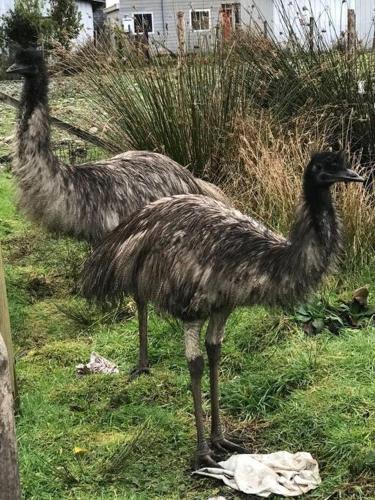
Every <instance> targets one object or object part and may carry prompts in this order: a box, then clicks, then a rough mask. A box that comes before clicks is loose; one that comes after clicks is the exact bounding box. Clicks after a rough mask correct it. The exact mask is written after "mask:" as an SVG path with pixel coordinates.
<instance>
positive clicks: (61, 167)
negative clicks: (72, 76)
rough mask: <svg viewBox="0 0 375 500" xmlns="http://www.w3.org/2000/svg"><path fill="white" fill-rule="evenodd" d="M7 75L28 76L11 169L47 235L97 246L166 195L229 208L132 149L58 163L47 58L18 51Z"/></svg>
mask: <svg viewBox="0 0 375 500" xmlns="http://www.w3.org/2000/svg"><path fill="white" fill-rule="evenodd" d="M8 73H18V74H20V75H22V76H23V77H24V84H23V92H22V98H21V106H20V110H19V117H18V127H17V132H16V151H15V161H14V165H13V173H14V175H15V177H16V180H17V184H18V190H19V206H20V208H21V210H22V211H23V212H24V213H25V214H26V215H27V216H28V217H29V218H30V219H32V220H34V221H35V222H37V223H39V224H41V225H43V226H44V227H46V228H47V229H48V230H49V231H53V232H57V233H58V234H64V235H71V236H73V237H76V238H81V239H84V240H87V241H89V242H90V243H98V242H99V241H100V240H101V239H102V238H103V236H104V235H105V234H106V233H107V232H109V231H111V230H112V229H114V228H115V227H116V226H117V225H118V224H119V223H120V222H121V221H123V220H124V219H128V218H129V216H131V215H132V213H133V212H134V211H136V210H138V209H140V208H141V207H143V206H144V205H146V204H148V203H150V202H152V201H154V200H157V199H159V198H162V197H165V196H172V195H174V194H183V193H194V194H203V195H206V196H210V197H213V198H215V199H218V200H221V201H224V202H228V200H227V199H226V197H225V196H224V194H223V193H222V192H221V190H220V189H219V188H217V187H216V186H214V185H213V184H210V183H208V182H205V181H203V180H200V179H196V178H195V177H194V176H193V175H192V174H191V173H190V172H189V171H188V170H187V169H186V168H184V167H182V166H181V165H179V164H178V163H176V162H175V161H173V160H171V159H170V158H168V157H166V156H164V155H161V154H158V153H152V152H148V151H128V152H126V153H122V154H119V155H117V156H115V157H114V158H111V159H109V160H102V161H97V162H95V163H91V164H88V163H86V164H84V165H79V166H71V165H66V164H64V163H62V162H60V161H59V159H58V158H56V156H55V155H54V154H53V152H52V150H51V144H50V139H51V137H50V136H51V133H50V122H49V107H48V73H47V68H46V65H45V62H44V58H43V53H42V52H41V51H39V50H36V49H32V48H30V49H21V50H20V51H19V52H18V53H17V55H16V60H15V63H14V64H13V65H12V66H11V67H10V68H9V69H8ZM138 308H139V310H140V315H141V317H142V318H143V323H142V325H143V324H144V323H147V311H146V310H145V309H144V308H143V306H142V304H138ZM144 331H145V328H144V327H143V326H142V329H141V331H140V346H141V349H140V353H141V356H142V358H146V357H147V352H146V350H147V338H145V337H144V334H143V333H142V332H144ZM144 371H147V368H144ZM135 374H137V371H135Z"/></svg>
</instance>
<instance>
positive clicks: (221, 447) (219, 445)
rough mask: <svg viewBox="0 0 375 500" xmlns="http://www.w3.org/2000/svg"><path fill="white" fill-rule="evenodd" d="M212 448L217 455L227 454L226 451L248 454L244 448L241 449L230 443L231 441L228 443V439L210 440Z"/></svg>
mask: <svg viewBox="0 0 375 500" xmlns="http://www.w3.org/2000/svg"><path fill="white" fill-rule="evenodd" d="M211 444H212V447H213V448H214V449H215V450H216V451H218V452H219V453H228V451H232V452H236V453H244V454H248V453H250V452H249V450H247V449H246V448H243V447H242V446H240V445H238V444H236V443H232V441H229V440H228V439H225V438H223V437H222V438H219V439H218V438H215V439H212V442H211Z"/></svg>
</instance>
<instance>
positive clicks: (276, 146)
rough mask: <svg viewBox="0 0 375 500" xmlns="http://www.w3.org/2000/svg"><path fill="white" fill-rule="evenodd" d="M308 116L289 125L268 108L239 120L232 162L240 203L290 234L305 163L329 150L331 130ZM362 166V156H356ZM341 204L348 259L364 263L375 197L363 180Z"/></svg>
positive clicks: (340, 193)
mask: <svg viewBox="0 0 375 500" xmlns="http://www.w3.org/2000/svg"><path fill="white" fill-rule="evenodd" d="M305 123H306V122H305V121H304V120H302V119H299V120H296V121H295V122H293V124H291V125H290V127H289V128H288V129H285V128H284V127H282V126H280V125H279V124H277V123H274V122H273V120H272V119H271V118H270V116H268V115H267V114H265V113H262V114H260V115H258V116H256V115H254V116H252V117H248V118H247V119H246V120H245V121H242V122H241V123H239V125H238V126H239V127H240V128H241V139H240V144H239V148H238V158H237V160H236V161H235V162H234V163H232V168H231V170H230V177H229V180H228V182H227V183H226V186H225V190H226V192H227V194H228V195H229V196H230V197H231V198H233V199H234V200H235V203H236V205H237V206H238V208H239V209H240V210H242V211H244V212H247V213H250V214H252V215H254V216H255V217H256V218H258V219H260V220H262V221H263V222H264V223H265V224H267V225H268V226H270V227H273V228H274V229H275V230H278V231H281V232H283V233H284V234H286V233H287V231H288V229H289V227H290V224H291V221H292V220H293V216H294V210H295V207H296V205H297V203H298V200H299V198H300V196H301V179H302V172H303V169H304V166H305V165H306V163H307V162H308V160H309V157H310V155H311V153H312V152H313V151H318V150H322V149H323V150H324V149H327V147H328V144H327V141H326V137H327V136H329V134H328V133H327V130H326V129H325V128H324V126H323V125H322V124H320V123H318V122H317V123H316V126H315V127H313V129H312V130H311V128H310V125H309V127H307V126H305ZM352 163H353V168H355V169H357V170H358V168H359V167H358V163H359V162H358V158H352ZM336 198H337V205H338V207H339V211H340V213H341V215H342V218H343V221H344V227H345V240H346V243H345V249H346V256H345V259H346V261H348V259H349V263H350V264H352V265H354V266H356V265H363V264H365V263H368V262H369V261H370V259H371V258H372V256H373V254H374V250H375V196H374V194H373V193H371V192H370V191H368V190H366V189H364V187H363V186H362V185H358V184H355V185H354V184H350V185H346V186H340V187H338V188H337V192H336Z"/></svg>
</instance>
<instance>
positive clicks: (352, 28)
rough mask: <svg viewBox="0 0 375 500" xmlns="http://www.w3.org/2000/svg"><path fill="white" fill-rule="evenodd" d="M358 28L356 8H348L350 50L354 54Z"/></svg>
mask: <svg viewBox="0 0 375 500" xmlns="http://www.w3.org/2000/svg"><path fill="white" fill-rule="evenodd" d="M356 41H357V30H356V16H355V10H354V9H348V52H349V54H352V53H353V52H354V50H355V47H356Z"/></svg>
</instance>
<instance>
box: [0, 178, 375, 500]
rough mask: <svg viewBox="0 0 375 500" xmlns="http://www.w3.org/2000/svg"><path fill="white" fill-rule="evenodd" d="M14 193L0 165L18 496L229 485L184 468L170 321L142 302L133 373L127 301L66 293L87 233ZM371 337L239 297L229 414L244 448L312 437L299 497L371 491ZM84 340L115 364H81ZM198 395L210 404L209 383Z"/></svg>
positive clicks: (105, 495)
mask: <svg viewBox="0 0 375 500" xmlns="http://www.w3.org/2000/svg"><path fill="white" fill-rule="evenodd" d="M13 197H14V186H13V182H12V179H11V178H10V175H9V174H5V173H2V174H1V176H0V236H1V239H2V246H3V252H4V259H5V262H6V274H7V285H8V294H9V303H10V313H11V321H12V327H13V336H14V342H15V347H16V354H17V377H18V381H19V391H20V401H21V412H20V414H19V416H18V417H17V434H18V441H19V455H20V464H21V479H22V487H23V491H24V496H25V498H28V499H38V500H40V499H62V498H76V499H86V500H88V499H93V498H95V499H108V500H109V499H113V498H120V499H125V498H126V499H150V498H168V499H178V498H189V499H193V498H195V499H198V498H208V497H209V496H212V495H218V494H223V495H225V496H226V497H227V498H238V497H236V495H235V494H234V493H231V492H229V491H228V490H227V489H226V488H225V487H223V486H221V485H220V484H218V483H217V482H215V481H210V480H208V479H197V478H194V477H191V475H190V461H191V457H192V455H193V452H194V448H195V430H194V423H193V416H192V403H191V397H190V392H189V377H188V371H187V369H186V366H185V359H184V355H183V342H182V335H181V330H180V327H179V326H178V325H176V324H174V323H173V322H170V321H167V320H161V319H160V318H159V317H157V316H156V315H155V314H152V315H151V321H150V355H151V363H152V375H151V376H149V377H146V376H144V377H142V378H140V379H138V380H136V381H134V382H129V381H128V376H127V374H128V372H129V370H130V369H131V367H132V366H133V365H134V363H135V361H136V357H137V335H136V331H137V322H136V319H135V318H134V317H132V316H131V311H132V305H131V303H130V304H128V305H127V306H126V310H125V311H124V314H123V316H124V317H125V318H128V319H125V320H123V321H119V320H118V318H119V317H120V316H121V313H122V311H120V314H119V312H118V314H117V315H116V314H114V313H111V312H110V313H106V314H104V313H102V312H100V311H99V310H97V309H95V308H92V307H88V306H87V305H86V304H85V302H84V301H83V300H82V299H80V298H79V297H77V295H76V282H77V279H78V273H79V267H80V263H81V262H82V260H83V258H84V256H85V254H86V251H87V247H86V245H84V244H78V243H76V242H73V241H72V240H69V239H65V238H61V239H58V238H56V237H53V236H51V235H47V234H45V233H44V232H43V231H42V230H41V229H39V228H37V227H35V226H32V225H31V224H29V223H28V222H26V221H25V220H24V219H23V218H22V216H20V215H19V214H18V213H17V211H16V210H15V207H14V201H13ZM371 280H372V285H374V276H373V268H372V269H367V268H366V269H363V272H362V274H361V275H348V276H346V275H345V276H338V277H336V278H333V279H331V281H330V282H329V283H328V284H327V287H326V289H325V291H324V294H328V296H329V297H330V298H331V299H332V300H337V299H338V297H344V298H348V297H349V296H350V292H351V291H352V290H353V289H354V288H355V287H358V286H360V285H363V284H365V283H370V284H371ZM370 299H372V302H374V300H375V297H374V292H373V291H372V294H371V295H370ZM370 302H371V300H370ZM129 316H130V317H129ZM374 346H375V328H374V325H373V324H371V323H370V321H368V323H367V324H365V325H364V327H363V328H362V329H361V330H349V329H346V330H342V331H341V333H340V335H337V336H334V335H332V334H330V333H329V332H327V331H324V332H323V333H321V334H319V335H318V336H316V337H307V336H306V335H305V334H304V333H303V332H302V331H301V330H300V329H299V327H298V325H297V324H296V323H295V321H294V320H293V317H291V316H288V315H286V314H282V313H281V312H280V311H266V310H264V309H261V308H255V309H246V310H238V311H236V312H235V313H234V314H233V315H232V317H231V318H230V320H229V324H228V329H227V336H226V340H225V344H224V355H223V362H222V372H221V382H222V409H223V417H224V423H225V428H226V429H227V431H228V432H229V434H235V435H238V436H242V438H243V439H244V442H245V444H247V446H248V447H249V448H250V449H252V450H254V451H276V450H279V449H287V450H289V451H292V452H293V451H298V450H306V451H310V452H311V453H312V454H313V455H314V456H315V457H316V458H317V459H318V460H319V462H320V466H321V473H322V477H323V484H322V485H321V486H320V487H319V488H318V489H317V490H316V491H315V492H313V493H311V494H310V495H307V497H308V498H317V499H325V498H327V497H330V495H333V496H332V498H358V499H359V498H374V497H375V487H374V474H375V463H374V462H375V459H374V450H375V347H374ZM91 351H97V352H99V353H100V354H102V355H103V356H105V357H108V358H109V359H112V360H114V361H115V362H116V363H118V365H119V368H120V374H119V375H117V376H99V375H98V376H87V377H82V378H77V377H76V375H75V365H76V364H78V363H80V362H86V361H87V360H88V358H89V355H90V352H91ZM204 394H205V396H207V395H208V380H207V376H206V377H205V379H204ZM204 407H205V410H206V412H207V414H208V413H209V402H208V400H207V397H206V398H205V404H204ZM207 424H208V420H207ZM75 448H80V449H82V450H83V451H78V452H77V450H75Z"/></svg>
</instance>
